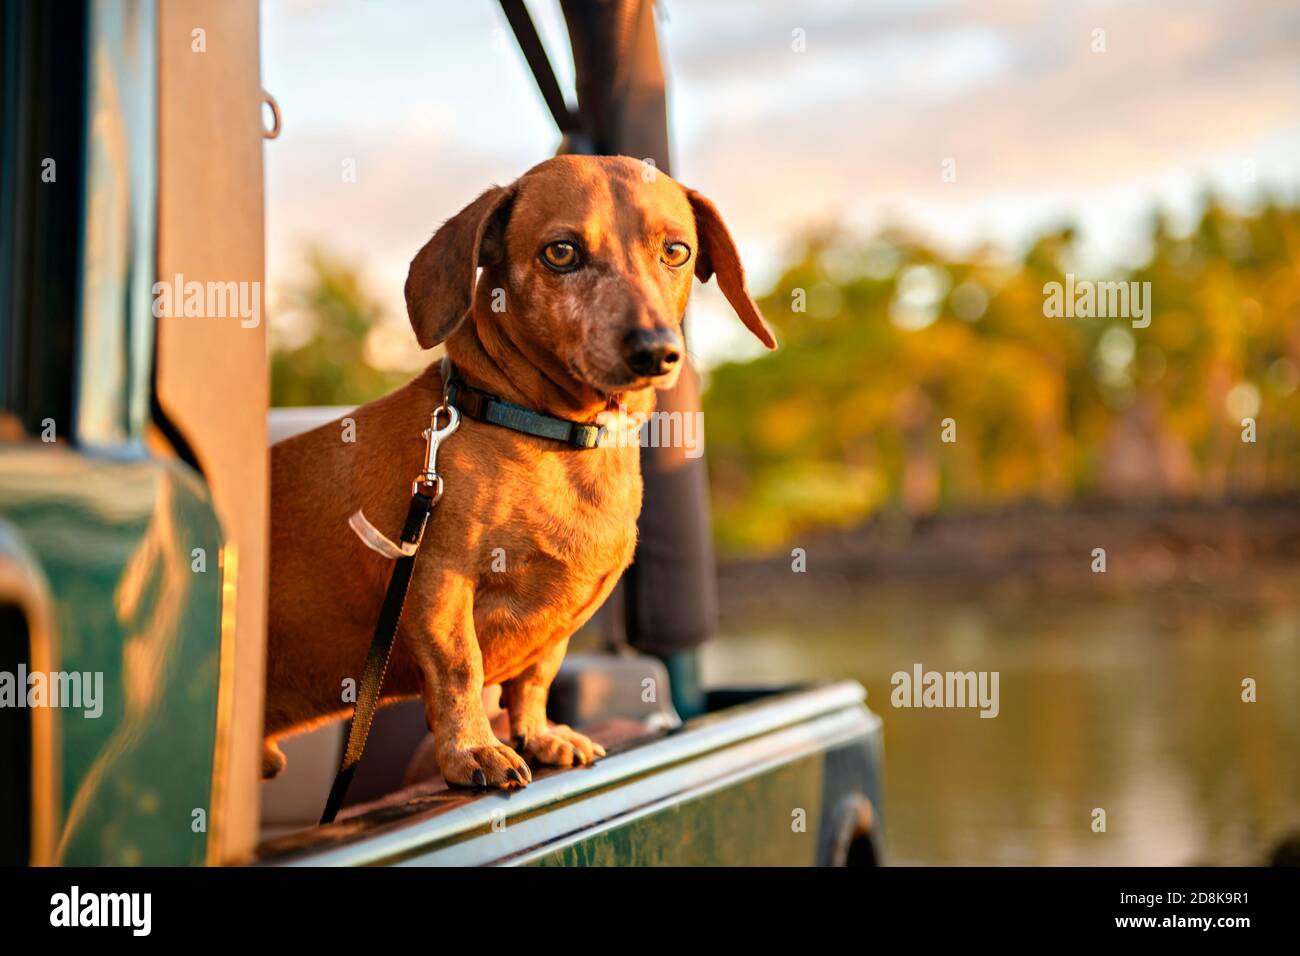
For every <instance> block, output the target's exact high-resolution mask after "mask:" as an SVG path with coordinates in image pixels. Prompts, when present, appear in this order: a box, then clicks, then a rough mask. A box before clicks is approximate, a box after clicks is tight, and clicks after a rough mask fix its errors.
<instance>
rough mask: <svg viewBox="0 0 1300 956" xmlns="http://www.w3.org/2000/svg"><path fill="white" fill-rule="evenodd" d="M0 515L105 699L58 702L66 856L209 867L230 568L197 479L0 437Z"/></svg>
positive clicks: (166, 465)
mask: <svg viewBox="0 0 1300 956" xmlns="http://www.w3.org/2000/svg"><path fill="white" fill-rule="evenodd" d="M0 515H2V516H3V517H4V519H5V520H6V521H7V522H8V523H9V524H10V525H11V526H12V527H13V528H14V529H16V531H17V533H18V534H19V535H21V537H22V540H23V541H24V542H25V544H26V547H27V548H28V550H29V551H30V552H31V553H32V554H33V555H34V556H35V559H36V560H37V561H38V562H39V564H40V568H41V571H42V572H43V574H44V577H45V579H46V580H47V581H48V582H49V591H50V594H51V596H52V600H53V610H54V614H53V617H54V621H53V628H52V630H53V632H54V642H55V645H56V648H57V655H58V668H59V670H61V671H63V672H74V671H75V672H78V673H81V674H83V675H84V674H87V673H88V674H91V675H96V674H98V675H102V688H103V692H102V695H101V696H102V700H100V701H99V702H98V703H97V704H96V705H95V708H92V709H87V708H85V707H82V708H69V707H62V708H60V710H59V713H58V722H59V738H60V742H61V753H60V754H59V760H60V777H61V779H62V781H63V785H62V788H61V793H60V794H59V795H58V798H59V810H60V812H59V815H58V816H59V819H60V821H61V823H60V826H59V836H58V839H57V841H56V850H55V860H56V862H60V863H74V864H75V863H81V864H117V865H124V864H125V865H129V864H139V863H158V864H180V863H201V862H203V859H204V850H205V846H206V840H207V834H206V829H207V827H206V822H207V821H206V814H207V807H208V800H209V790H210V784H211V766H212V747H213V742H214V737H215V725H216V710H217V707H216V699H217V675H218V666H219V649H220V637H221V632H220V618H221V574H222V569H221V535H220V529H219V527H218V526H217V522H216V519H215V518H214V517H213V512H212V507H211V502H210V501H209V499H208V495H207V490H206V488H205V487H204V485H203V483H202V481H201V480H200V479H199V478H198V476H197V475H195V474H194V473H193V472H192V471H191V470H190V469H188V468H187V467H185V466H184V465H182V464H179V463H175V462H159V461H152V460H149V459H140V460H136V461H114V460H106V459H97V458H93V457H89V456H85V455H82V454H78V453H72V452H69V451H67V450H63V449H60V448H57V447H54V446H40V445H36V446H22V445H8V446H0ZM196 549H198V550H197V551H196ZM200 557H201V558H202V560H200ZM92 679H93V676H92ZM95 709H100V713H99V714H98V716H94V710H95ZM195 811H201V813H198V814H196V813H195ZM200 826H201V829H199V827H200Z"/></svg>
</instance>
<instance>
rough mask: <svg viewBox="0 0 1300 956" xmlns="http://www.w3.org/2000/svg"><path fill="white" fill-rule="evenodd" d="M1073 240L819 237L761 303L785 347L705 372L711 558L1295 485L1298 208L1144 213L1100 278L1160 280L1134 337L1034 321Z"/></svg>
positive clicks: (1120, 326)
mask: <svg viewBox="0 0 1300 956" xmlns="http://www.w3.org/2000/svg"><path fill="white" fill-rule="evenodd" d="M1076 241H1077V237H1076V236H1075V234H1074V232H1073V230H1071V229H1069V228H1066V229H1062V230H1059V231H1057V232H1055V233H1051V234H1048V235H1044V236H1042V237H1040V238H1039V239H1038V241H1036V242H1035V243H1033V244H1032V245H1031V246H1030V248H1029V249H1028V250H1027V251H1026V253H1025V254H1024V256H1023V257H1022V258H1021V259H1020V260H1019V261H1015V260H1007V259H1004V258H1001V257H999V256H998V255H996V254H995V253H994V252H992V251H990V250H980V251H979V252H978V253H977V254H975V255H974V256H972V257H971V258H970V259H969V260H965V261H948V260H945V259H944V258H943V257H942V256H940V255H939V254H938V253H936V252H935V251H934V250H932V249H930V248H928V247H927V246H926V245H925V244H924V243H923V242H920V241H919V240H916V239H915V238H913V237H910V236H907V235H904V234H901V233H886V234H884V235H882V236H879V237H877V238H876V239H873V240H872V241H870V242H868V243H866V244H854V243H852V242H850V241H848V240H846V239H844V238H843V237H842V236H836V235H833V234H832V235H827V234H824V233H823V234H818V235H814V236H811V237H809V239H808V240H807V242H806V245H805V248H804V250H803V252H802V253H800V254H799V255H797V256H796V257H795V258H794V260H793V261H792V262H791V263H790V264H789V265H788V267H787V268H786V270H785V272H784V274H783V275H782V276H781V277H780V279H779V280H778V281H777V283H776V286H775V288H773V290H772V291H771V292H770V293H769V294H768V295H767V296H765V297H764V298H763V299H762V301H761V302H760V305H761V306H762V308H763V310H764V314H765V315H767V316H768V317H769V318H770V319H771V320H772V322H773V324H774V325H776V326H777V327H778V328H779V329H780V331H781V339H782V348H781V350H780V351H778V352H776V353H773V354H772V355H769V356H764V357H762V358H759V359H756V360H754V361H751V362H746V363H733V364H726V365H723V366H720V367H718V368H716V369H714V370H713V372H712V374H711V376H710V383H709V389H708V391H707V393H706V395H705V401H704V405H705V414H706V420H707V423H708V438H709V441H708V444H707V446H706V447H707V449H708V454H709V456H710V464H711V480H712V482H713V492H714V498H715V509H714V514H715V521H716V531H717V534H718V539H719V543H720V545H721V546H722V547H723V548H726V549H731V550H754V549H772V548H775V547H777V546H779V545H781V544H783V543H786V542H788V541H789V540H790V539H791V538H792V537H793V536H795V535H797V534H800V533H803V532H805V531H807V530H810V529H816V528H824V527H835V526H848V525H853V524H856V523H858V522H861V521H863V520H864V519H866V518H868V517H869V516H870V515H872V514H873V513H875V512H877V511H879V510H881V509H897V510H900V511H904V512H907V513H910V514H913V515H919V514H926V513H929V512H931V511H933V510H935V509H938V508H945V507H979V506H983V505H996V504H1006V503H1013V502H1016V501H1019V500H1024V499H1037V500H1043V501H1062V500H1067V499H1069V498H1073V497H1078V496H1123V497H1125V498H1163V497H1180V496H1187V495H1194V494H1201V495H1224V494H1233V495H1249V494H1265V493H1277V492H1291V491H1295V490H1296V489H1297V487H1300V400H1297V395H1296V390H1297V384H1298V382H1300V372H1298V371H1297V369H1298V368H1300V271H1297V266H1298V265H1300V213H1297V211H1296V210H1294V209H1289V208H1285V207H1281V206H1278V205H1276V204H1266V205H1264V206H1262V208H1260V209H1259V210H1258V211H1255V212H1251V213H1244V214H1243V213H1233V212H1231V211H1229V210H1227V209H1226V208H1224V207H1223V206H1221V205H1220V204H1219V203H1217V202H1216V201H1214V200H1213V199H1212V198H1211V199H1209V200H1207V203H1206V208H1205V211H1204V213H1203V215H1202V216H1201V217H1200V220H1199V222H1198V223H1197V224H1196V226H1195V228H1193V229H1192V230H1191V232H1190V233H1189V234H1188V235H1186V236H1175V235H1172V234H1171V233H1170V232H1169V230H1168V228H1167V226H1166V225H1165V224H1164V222H1163V221H1162V220H1160V219H1159V218H1157V217H1152V220H1151V225H1150V248H1151V250H1152V252H1151V256H1150V260H1149V261H1148V262H1147V263H1145V264H1143V265H1141V266H1140V267H1138V268H1136V269H1133V270H1132V271H1130V272H1128V273H1124V274H1119V275H1114V276H1104V277H1100V278H1101V279H1103V280H1111V281H1114V280H1120V281H1134V282H1150V283H1151V303H1150V309H1151V312H1150V324H1149V326H1147V327H1145V328H1139V327H1134V326H1133V324H1132V322H1131V321H1130V320H1128V319H1125V318H1107V319H1099V318H1051V317H1048V316H1047V315H1046V314H1045V310H1044V303H1045V293H1044V286H1045V284H1046V283H1048V282H1062V283H1063V282H1064V281H1065V274H1066V273H1067V272H1069V271H1072V270H1071V267H1070V263H1072V262H1073V261H1075V258H1076V256H1075V253H1076V249H1075V244H1076ZM1084 278H1088V277H1083V276H1076V279H1084ZM801 308H802V309H804V311H800V309H801ZM1247 418H1249V419H1253V420H1254V421H1255V422H1256V440H1255V441H1254V442H1253V443H1251V442H1243V441H1242V439H1241V435H1242V429H1243V427H1244V426H1243V424H1242V421H1243V419H1247ZM946 422H950V423H951V424H950V427H945V423H946ZM945 433H948V434H947V437H949V438H955V440H948V441H945V440H944V439H945Z"/></svg>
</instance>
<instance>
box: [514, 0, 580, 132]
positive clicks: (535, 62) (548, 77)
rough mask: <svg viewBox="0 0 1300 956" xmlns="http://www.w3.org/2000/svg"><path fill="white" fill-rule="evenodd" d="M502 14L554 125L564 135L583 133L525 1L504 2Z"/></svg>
mask: <svg viewBox="0 0 1300 956" xmlns="http://www.w3.org/2000/svg"><path fill="white" fill-rule="evenodd" d="M501 12H502V13H504V14H505V15H506V21H507V22H508V23H509V24H510V29H511V30H512V31H514V34H515V39H516V40H518V41H519V49H520V50H521V51H523V54H524V59H525V60H527V61H528V67H529V69H530V70H532V72H533V79H535V80H536V81H537V89H538V91H539V92H540V93H541V94H542V100H543V101H544V102H545V103H546V108H547V109H548V110H550V111H551V118H552V119H554V120H555V125H556V126H558V127H559V129H560V132H561V133H576V132H578V131H580V130H581V129H582V123H581V121H580V120H579V119H578V116H577V114H576V113H575V112H574V111H573V110H571V109H570V108H569V104H568V103H567V102H565V99H564V94H563V93H562V92H560V84H559V81H557V80H556V79H555V70H553V69H552V68H551V60H550V57H548V56H547V55H546V48H545V47H544V46H542V38H541V37H540V36H538V35H537V27H535V26H533V18H532V17H531V16H529V14H528V8H527V7H526V6H524V0H501Z"/></svg>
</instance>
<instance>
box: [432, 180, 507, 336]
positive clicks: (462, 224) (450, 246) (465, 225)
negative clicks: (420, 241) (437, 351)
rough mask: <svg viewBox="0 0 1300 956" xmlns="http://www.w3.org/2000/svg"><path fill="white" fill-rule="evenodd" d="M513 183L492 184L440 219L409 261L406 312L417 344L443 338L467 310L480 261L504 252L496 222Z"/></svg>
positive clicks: (499, 225) (500, 227) (501, 226)
mask: <svg viewBox="0 0 1300 956" xmlns="http://www.w3.org/2000/svg"><path fill="white" fill-rule="evenodd" d="M513 195H514V189H513V187H503V186H494V187H493V188H491V189H489V190H488V191H487V192H485V193H484V194H483V195H481V196H479V197H478V199H475V200H474V201H473V202H472V203H470V204H469V205H468V206H466V207H465V208H464V209H462V210H461V211H460V212H458V213H456V215H454V216H452V217H451V218H450V219H448V220H447V221H446V222H444V223H443V224H442V228H440V229H439V230H438V231H437V232H436V233H434V234H433V238H432V239H430V240H429V241H428V242H426V243H425V244H424V248H423V249H421V250H420V251H419V252H417V253H416V254H415V258H414V259H412V260H411V269H410V271H409V272H408V273H407V274H406V314H407V315H409V316H410V318H411V327H412V328H413V329H415V337H416V339H418V340H419V343H420V346H421V347H422V348H426V349H431V348H433V347H434V346H435V345H437V344H438V343H439V342H443V341H445V340H446V339H447V337H448V336H449V335H451V333H452V332H454V331H455V329H456V326H458V325H460V323H461V321H462V320H464V318H465V316H466V315H468V314H469V309H470V305H471V304H472V303H473V297H474V280H475V278H476V277H477V276H478V267H479V266H480V265H486V264H492V263H496V262H499V261H500V260H501V257H502V255H503V254H504V243H505V228H504V223H503V222H502V221H501V220H502V219H503V218H504V216H503V214H504V213H505V211H506V209H507V207H508V205H509V201H510V199H511V198H512V197H513Z"/></svg>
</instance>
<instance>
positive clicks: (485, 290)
mask: <svg viewBox="0 0 1300 956" xmlns="http://www.w3.org/2000/svg"><path fill="white" fill-rule="evenodd" d="M480 266H481V267H482V268H483V274H482V279H481V280H479V279H478V278H477V276H478V269H479V267H480ZM712 275H717V277H718V285H719V287H720V288H721V289H722V292H723V294H724V295H725V296H726V297H727V300H728V301H729V302H730V303H731V306H732V308H734V309H735V310H736V313H737V315H739V316H740V319H741V321H742V322H744V323H745V325H746V326H747V327H748V328H749V330H750V331H751V332H753V333H754V335H756V336H757V337H758V339H759V340H760V341H761V342H762V343H763V344H764V345H766V346H767V347H768V348H775V347H776V341H775V340H774V339H773V338H772V333H771V332H770V331H769V330H768V328H767V326H766V325H765V324H764V322H763V319H762V316H760V315H759V312H758V309H757V308H756V307H755V305H754V303H753V300H752V299H750V296H749V292H748V290H747V289H746V287H745V272H744V269H743V268H742V267H741V264H740V257H739V256H738V255H737V253H736V245H735V243H734V242H733V241H732V238H731V234H730V233H729V232H728V231H727V227H726V224H725V223H724V222H723V221H722V217H721V216H720V215H719V214H718V210H717V209H716V208H714V206H713V204H712V203H711V202H709V200H707V199H705V198H704V197H703V196H701V195H700V194H699V193H697V192H694V191H693V190H689V189H686V188H684V187H683V186H681V185H680V184H678V183H677V182H675V181H674V180H672V179H670V178H669V177H668V176H665V175H664V174H663V173H660V172H657V171H656V170H655V169H654V167H653V166H650V165H649V164H645V163H642V162H640V161H638V160H634V159H629V158H627V157H621V156H620V157H594V156H560V157H557V158H555V159H551V160H548V161H546V162H544V163H542V164H540V165H538V166H535V167H534V168H533V169H531V170H529V171H528V172H527V173H525V174H524V175H523V176H522V177H520V178H519V179H518V180H517V181H515V183H513V184H512V185H510V186H504V187H496V188H493V189H490V190H488V191H487V192H485V193H484V194H483V195H481V196H480V197H479V198H478V199H476V200H474V202H472V203H470V205H468V206H467V207H465V208H464V209H462V210H461V211H460V212H459V213H457V214H456V215H455V216H453V217H452V218H451V219H449V220H448V221H447V222H446V223H445V224H444V225H443V226H442V228H441V229H439V230H438V232H437V233H436V234H435V235H434V237H433V238H432V239H430V240H429V242H428V243H426V244H425V246H424V248H423V249H421V250H420V251H419V253H417V254H416V257H415V259H414V260H413V261H412V262H411V269H410V273H409V274H408V276H407V279H406V308H407V312H408V313H409V315H410V318H411V325H412V326H413V327H414V328H415V334H416V337H417V338H418V339H419V341H420V344H421V345H422V346H424V347H425V348H431V347H433V346H434V345H437V344H438V343H439V342H442V341H444V340H445V339H447V338H448V337H450V336H451V335H452V333H453V332H455V330H456V328H457V327H458V326H459V325H460V324H461V323H462V322H463V321H464V320H465V318H466V316H467V315H469V313H470V311H471V304H472V302H473V297H474V294H475V292H474V290H475V285H476V282H477V283H478V293H477V294H478V297H479V309H480V313H481V314H482V315H484V316H490V320H491V321H492V322H493V323H494V324H495V325H497V326H499V330H498V331H499V334H501V335H502V336H504V337H506V338H507V339H509V341H510V342H511V344H512V345H513V346H514V347H515V348H517V349H518V350H519V351H521V352H522V353H524V355H526V356H527V357H528V358H529V359H530V360H531V361H532V362H533V363H534V364H537V365H538V366H539V367H543V368H548V369H551V370H554V371H556V372H558V373H561V374H567V375H569V376H571V377H572V378H574V379H576V380H577V381H579V382H580V383H582V384H583V385H585V386H586V387H588V388H590V389H591V390H593V391H595V392H597V393H598V394H601V395H609V394H613V393H618V392H626V391H631V390H635V389H640V388H646V387H650V386H654V387H656V388H668V387H670V386H671V385H672V384H673V383H674V382H675V381H676V379H677V375H678V373H679V372H680V371H681V367H682V363H683V359H684V356H685V348H684V343H683V340H682V328H681V325H682V316H683V313H684V311H685V308H686V299H687V297H688V296H689V294H690V291H691V277H692V276H698V277H699V278H700V281H702V282H707V281H708V279H709V277H710V276H712Z"/></svg>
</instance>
